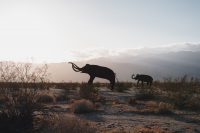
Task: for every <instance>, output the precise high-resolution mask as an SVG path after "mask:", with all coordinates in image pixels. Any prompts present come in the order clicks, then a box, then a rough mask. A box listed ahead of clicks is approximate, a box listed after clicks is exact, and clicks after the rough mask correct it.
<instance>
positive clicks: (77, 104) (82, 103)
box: [71, 99, 96, 114]
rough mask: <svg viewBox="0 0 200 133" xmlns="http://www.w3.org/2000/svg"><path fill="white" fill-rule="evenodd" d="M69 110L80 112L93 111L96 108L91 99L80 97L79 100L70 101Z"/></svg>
mask: <svg viewBox="0 0 200 133" xmlns="http://www.w3.org/2000/svg"><path fill="white" fill-rule="evenodd" d="M71 110H72V112H74V113H77V114H82V113H90V112H94V111H95V110H96V109H95V105H94V104H93V103H92V102H91V101H89V100H86V99H81V100H76V101H74V102H73V103H72V105H71Z"/></svg>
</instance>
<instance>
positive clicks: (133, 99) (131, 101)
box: [128, 98, 136, 105]
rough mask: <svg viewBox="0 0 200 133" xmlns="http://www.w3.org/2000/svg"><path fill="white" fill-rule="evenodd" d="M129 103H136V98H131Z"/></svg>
mask: <svg viewBox="0 0 200 133" xmlns="http://www.w3.org/2000/svg"><path fill="white" fill-rule="evenodd" d="M128 103H129V104H130V105H135V104H136V99H135V98H130V99H129V100H128Z"/></svg>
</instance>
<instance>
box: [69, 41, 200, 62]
mask: <svg viewBox="0 0 200 133" xmlns="http://www.w3.org/2000/svg"><path fill="white" fill-rule="evenodd" d="M180 51H193V52H197V51H200V43H181V44H170V45H164V46H154V47H143V48H125V49H115V50H111V49H105V48H91V49H83V50H82V51H70V56H71V57H73V59H75V60H90V59H95V58H102V57H106V58H109V59H112V60H120V59H125V58H126V57H130V58H131V57H135V56H147V55H148V56H151V55H156V54H165V53H170V52H180Z"/></svg>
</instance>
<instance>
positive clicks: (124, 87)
mask: <svg viewBox="0 0 200 133" xmlns="http://www.w3.org/2000/svg"><path fill="white" fill-rule="evenodd" d="M131 87H132V83H130V82H118V83H116V85H115V90H116V91H118V92H124V91H126V90H128V89H129V88H131Z"/></svg>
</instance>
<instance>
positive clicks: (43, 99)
mask: <svg viewBox="0 0 200 133" xmlns="http://www.w3.org/2000/svg"><path fill="white" fill-rule="evenodd" d="M37 102H39V103H52V102H54V98H53V97H52V96H50V95H48V94H40V95H39V96H38V98H37Z"/></svg>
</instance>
